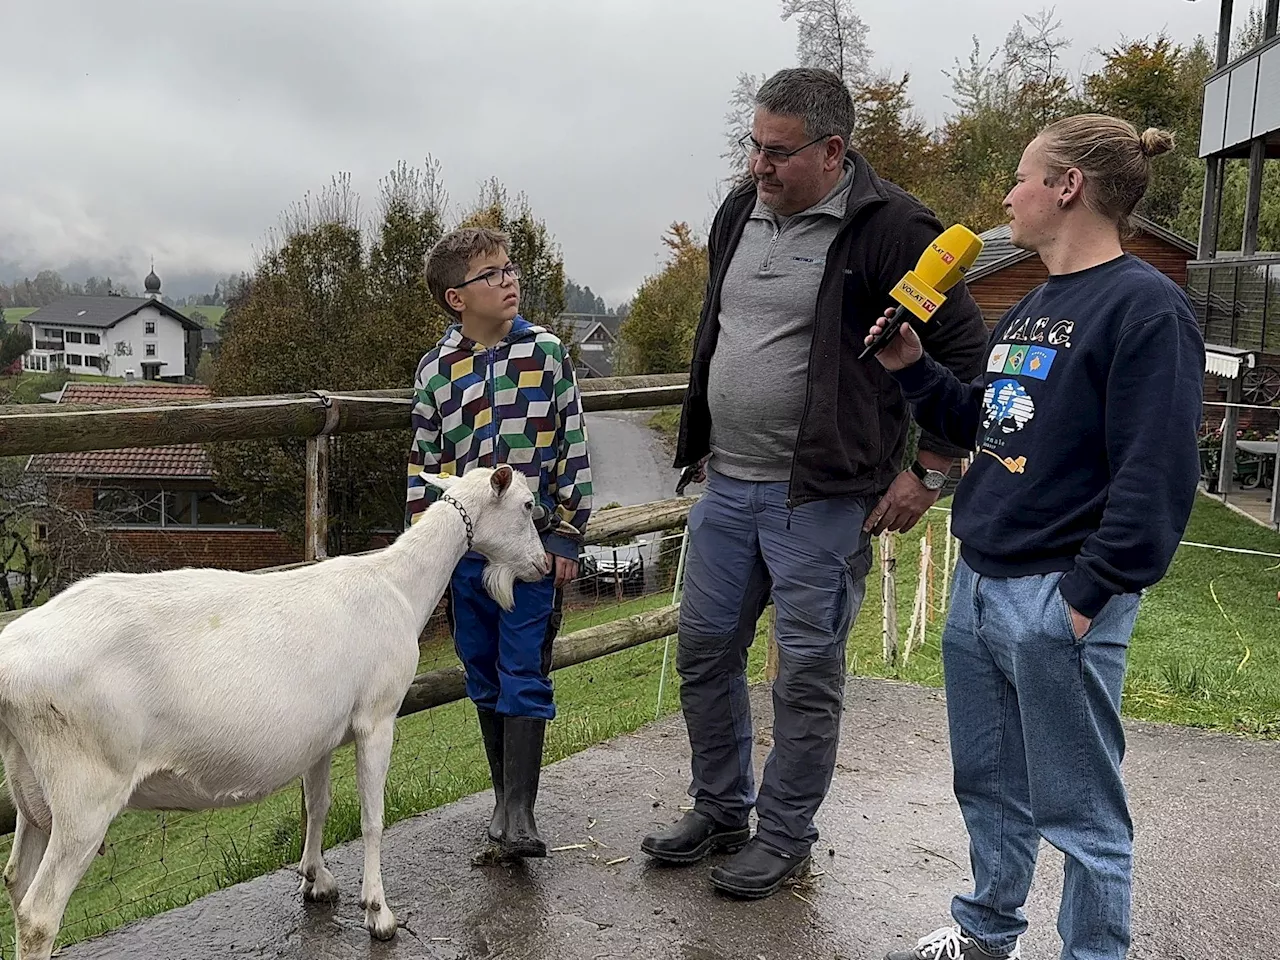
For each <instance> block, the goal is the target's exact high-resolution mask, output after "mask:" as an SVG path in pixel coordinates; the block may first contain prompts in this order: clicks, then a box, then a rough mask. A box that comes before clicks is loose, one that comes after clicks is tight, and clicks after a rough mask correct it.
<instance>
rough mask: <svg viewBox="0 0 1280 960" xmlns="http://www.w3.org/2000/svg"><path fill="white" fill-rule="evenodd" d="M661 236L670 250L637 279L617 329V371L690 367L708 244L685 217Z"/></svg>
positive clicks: (628, 371) (674, 369) (668, 371)
mask: <svg viewBox="0 0 1280 960" xmlns="http://www.w3.org/2000/svg"><path fill="white" fill-rule="evenodd" d="M662 242H663V244H665V245H666V247H667V250H668V251H669V253H668V257H667V263H666V266H665V267H664V268H663V270H662V272H661V273H659V274H657V275H656V276H652V277H649V278H648V279H647V280H645V282H644V283H642V284H641V285H640V289H639V290H638V291H636V297H635V300H634V301H633V303H632V305H631V310H630V311H629V313H628V314H627V318H626V320H625V321H623V323H622V328H621V330H620V331H619V350H618V359H617V366H618V372H619V373H620V374H640V373H679V372H681V371H684V370H688V369H689V361H690V359H691V357H692V352H693V335H694V332H695V331H696V330H697V327H698V317H699V315H700V314H701V312H702V299H703V296H704V294H705V291H706V286H707V248H706V246H705V244H703V243H700V242H699V241H697V240H696V239H694V236H693V231H692V230H690V228H689V225H688V224H687V223H673V224H672V225H671V228H670V230H668V232H667V234H666V236H664V237H663V238H662Z"/></svg>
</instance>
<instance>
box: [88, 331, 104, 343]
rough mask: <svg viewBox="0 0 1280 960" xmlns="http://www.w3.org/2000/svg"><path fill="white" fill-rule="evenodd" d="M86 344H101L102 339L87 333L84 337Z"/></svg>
mask: <svg viewBox="0 0 1280 960" xmlns="http://www.w3.org/2000/svg"><path fill="white" fill-rule="evenodd" d="M84 342H85V343H101V342H102V337H100V336H98V335H97V334H96V333H86V334H85V335H84Z"/></svg>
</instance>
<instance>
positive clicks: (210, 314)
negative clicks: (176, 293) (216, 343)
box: [181, 306, 227, 327]
mask: <svg viewBox="0 0 1280 960" xmlns="http://www.w3.org/2000/svg"><path fill="white" fill-rule="evenodd" d="M181 312H182V314H183V315H184V316H187V317H190V318H191V319H193V320H196V321H197V322H200V320H199V317H195V316H193V315H194V314H196V313H200V314H203V315H204V321H203V325H204V326H206V327H214V326H217V325H218V321H219V320H221V319H222V315H223V314H224V313H226V312H227V308H226V307H199V306H196V307H183V308H182V311H181Z"/></svg>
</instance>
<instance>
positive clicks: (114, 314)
mask: <svg viewBox="0 0 1280 960" xmlns="http://www.w3.org/2000/svg"><path fill="white" fill-rule="evenodd" d="M143 307H155V308H156V309H157V310H159V311H160V312H161V313H163V314H165V315H166V316H169V317H172V318H173V319H174V320H177V321H178V322H179V323H180V324H182V325H183V326H184V327H185V328H186V329H188V330H199V329H200V324H198V323H196V322H195V321H194V320H192V319H190V318H189V317H186V316H183V315H182V314H181V313H179V312H178V311H177V310H175V309H173V307H171V306H169V305H168V304H167V303H164V302H163V301H161V300H152V299H150V298H148V297H66V298H64V299H62V300H58V301H56V302H54V303H51V304H49V305H48V306H44V307H41V308H40V309H39V310H37V311H35V313H30V314H27V316H26V317H24V318H23V322H24V323H29V324H35V325H47V326H51V327H96V328H99V329H106V328H107V327H111V326H114V325H115V324H117V323H119V322H120V321H121V320H123V319H125V317H131V316H133V315H134V314H135V313H137V312H138V311H139V310H141V309H142V308H143Z"/></svg>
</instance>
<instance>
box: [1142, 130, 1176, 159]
mask: <svg viewBox="0 0 1280 960" xmlns="http://www.w3.org/2000/svg"><path fill="white" fill-rule="evenodd" d="M1138 139H1139V141H1141V143H1142V155H1143V156H1144V157H1158V156H1160V154H1162V153H1168V152H1169V151H1170V150H1172V149H1173V134H1171V133H1167V132H1165V131H1164V130H1157V129H1156V128H1155V127H1148V128H1147V129H1146V130H1144V131H1143V133H1142V136H1141V137H1139V138H1138Z"/></svg>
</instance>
